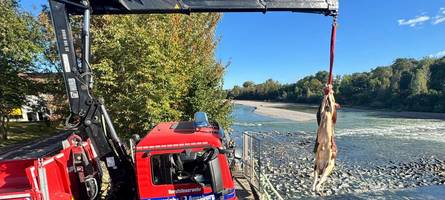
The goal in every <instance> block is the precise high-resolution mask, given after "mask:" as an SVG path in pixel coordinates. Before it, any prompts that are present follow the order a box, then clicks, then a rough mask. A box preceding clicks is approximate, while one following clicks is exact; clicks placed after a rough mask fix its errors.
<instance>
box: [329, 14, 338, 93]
mask: <svg viewBox="0 0 445 200" xmlns="http://www.w3.org/2000/svg"><path fill="white" fill-rule="evenodd" d="M336 33H337V17H334V21H333V22H332V31H331V55H330V62H329V80H328V85H332V68H334V56H335V36H336Z"/></svg>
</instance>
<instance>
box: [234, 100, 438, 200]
mask: <svg viewBox="0 0 445 200" xmlns="http://www.w3.org/2000/svg"><path fill="white" fill-rule="evenodd" d="M304 111H305V112H307V111H309V112H312V113H313V114H314V115H315V112H316V110H314V109H304ZM232 116H233V118H234V124H233V126H232V129H233V134H232V137H233V138H234V139H235V141H236V143H237V144H238V148H239V150H240V149H241V144H242V141H241V140H242V137H241V135H242V133H243V132H245V131H249V132H274V131H278V132H280V133H288V132H290V133H294V134H306V135H314V136H315V132H316V129H317V124H316V121H315V120H312V121H307V122H294V121H289V120H283V119H275V118H271V117H267V116H261V115H258V114H256V113H254V108H253V107H248V106H241V105H235V108H234V110H233V113H232ZM337 117H338V119H337V124H336V129H335V136H336V142H337V148H338V158H337V159H338V160H339V161H340V162H342V163H346V164H349V165H358V166H363V167H367V166H370V167H372V166H381V165H384V164H387V163H399V162H409V161H415V160H418V159H419V158H425V157H431V156H433V157H435V158H438V159H441V160H445V120H443V119H416V118H415V117H416V116H411V117H410V118H406V117H397V114H396V113H391V115H388V113H387V112H380V111H364V110H356V109H342V110H339V112H338V116H337ZM278 142H279V141H278ZM284 142H285V141H284ZM238 152H241V151H238ZM432 188H434V187H432ZM437 190H439V191H441V190H445V188H444V187H439V189H431V190H426V192H423V193H434V192H437ZM419 191H420V192H422V191H423V190H420V189H416V190H414V191H413V192H411V193H410V192H408V193H407V194H406V195H407V196H408V197H409V196H410V195H415V193H416V192H419ZM405 192H406V191H405ZM403 194H404V193H403V192H401V193H395V194H393V193H382V195H383V196H386V197H391V195H395V196H397V195H403ZM441 194H442V193H441ZM368 197H370V196H368ZM374 197H375V196H374ZM365 198H366V197H365ZM408 199H410V198H408ZM433 199H437V198H433ZM439 199H440V198H439ZM443 199H445V195H444V197H443Z"/></svg>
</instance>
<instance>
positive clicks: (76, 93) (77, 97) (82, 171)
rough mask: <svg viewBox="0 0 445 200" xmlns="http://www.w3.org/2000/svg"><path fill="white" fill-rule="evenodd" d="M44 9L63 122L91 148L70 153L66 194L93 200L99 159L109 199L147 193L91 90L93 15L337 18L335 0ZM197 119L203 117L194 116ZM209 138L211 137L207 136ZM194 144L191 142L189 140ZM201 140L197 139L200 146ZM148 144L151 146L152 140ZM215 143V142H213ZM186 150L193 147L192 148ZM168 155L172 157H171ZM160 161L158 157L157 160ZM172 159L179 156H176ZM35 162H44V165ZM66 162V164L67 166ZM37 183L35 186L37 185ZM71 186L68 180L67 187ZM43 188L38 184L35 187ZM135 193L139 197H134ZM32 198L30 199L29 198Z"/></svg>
mask: <svg viewBox="0 0 445 200" xmlns="http://www.w3.org/2000/svg"><path fill="white" fill-rule="evenodd" d="M49 7H50V12H51V17H52V22H53V25H54V30H55V35H56V39H57V47H58V53H59V56H60V61H61V62H60V64H61V68H62V69H63V77H64V81H65V86H66V92H67V96H68V98H69V105H70V116H69V117H68V119H67V122H66V123H67V127H69V128H72V129H76V130H77V132H76V133H77V134H76V135H75V136H73V137H72V138H71V139H72V141H77V142H78V143H79V144H83V143H82V142H85V141H88V142H89V144H91V145H90V146H91V150H90V151H87V150H84V151H86V152H90V153H89V154H88V153H85V152H83V153H82V152H81V153H78V154H76V153H72V155H73V159H72V160H69V161H67V162H73V167H74V169H75V170H74V172H76V173H74V174H75V176H77V178H78V180H79V181H78V182H77V183H76V185H78V186H76V187H77V188H76V189H75V190H77V191H75V192H73V191H71V193H76V194H72V196H73V197H74V196H75V197H76V198H81V199H94V198H97V190H98V188H100V184H101V179H100V176H101V174H102V172H101V169H100V167H99V165H98V163H100V162H103V163H105V164H106V168H107V170H108V173H109V175H110V178H111V193H112V194H113V195H111V197H112V198H113V197H114V198H115V199H123V198H129V199H133V198H135V197H138V198H143V197H142V196H141V195H140V194H141V193H144V194H145V193H147V191H141V190H142V188H141V187H140V185H141V183H139V182H138V181H141V180H142V179H140V178H138V175H137V174H136V172H137V171H142V170H141V169H138V167H141V166H144V165H135V161H134V160H133V159H132V155H129V153H127V147H126V146H125V144H124V143H123V142H122V141H121V140H120V138H119V136H118V134H117V133H116V131H115V129H114V127H113V123H112V120H111V118H110V116H109V114H108V112H107V109H106V107H105V105H104V102H102V101H101V100H100V99H98V98H97V97H95V96H94V94H93V93H92V90H93V86H94V84H93V83H94V76H93V71H92V68H91V65H90V55H91V51H90V19H91V16H92V15H108V14H150V13H161V14H168V13H180V14H191V13H199V12H263V13H266V12H270V11H289V12H304V13H317V14H323V15H327V16H336V15H337V12H338V0H49ZM73 15H77V16H81V18H82V20H83V25H82V33H81V37H80V38H81V40H82V45H81V51H80V52H81V55H80V56H77V55H76V49H75V47H74V43H73V32H72V30H71V26H70V17H71V16H73ZM198 118H201V119H202V118H206V117H205V116H204V117H203V116H198ZM203 122H206V120H203ZM170 125H171V126H172V127H173V126H175V125H174V124H170ZM207 125H208V128H209V129H208V130H207V129H205V128H204V129H202V130H205V131H204V132H211V133H213V132H218V130H219V129H218V128H215V127H217V126H212V125H210V124H207ZM177 126H179V125H177ZM161 127H162V126H161ZM212 127H213V128H212ZM165 128H166V127H165ZM195 128H196V127H195ZM201 128H202V127H200V129H199V130H200V131H197V134H198V135H199V134H202V131H201ZM214 129H215V130H214ZM187 130H189V129H187ZM190 130H192V129H190ZM193 130H198V129H193ZM198 132H199V133H198ZM171 134H172V136H171V137H184V136H183V135H179V136H178V135H176V136H175V135H174V134H173V133H171ZM189 137H194V136H189ZM196 137H198V136H196ZM203 137H204V136H203ZM147 140H148V139H146V140H145V142H144V143H146V144H147V145H148V144H151V143H150V141H147ZM208 140H209V141H213V139H211V138H209V139H208ZM72 141H70V142H72ZM198 143H199V142H195V143H194V144H198ZM204 143H205V142H201V143H199V144H204ZM207 143H208V141H207ZM190 144H191V143H190ZM209 144H210V143H208V144H207V145H209ZM152 145H153V146H155V145H154V144H152ZM175 145H176V144H175ZM177 145H180V144H177ZM215 145H220V144H216V143H215ZM78 146H79V145H78ZM80 146H81V145H80ZM173 146H174V145H173ZM145 147H146V148H150V147H149V146H140V147H138V148H139V149H141V151H142V150H144V148H145ZM138 148H136V149H138ZM190 148H191V149H192V147H190ZM193 148H195V147H193ZM196 148H197V147H196ZM204 149H205V148H204ZM213 149H215V148H213ZM81 151H82V149H81ZM144 152H146V150H144ZM149 152H151V151H149ZM208 154H210V153H208ZM212 154H214V152H213V153H212ZM175 155H176V154H175ZM178 155H179V154H178ZM181 155H182V154H181ZM144 156H147V155H146V154H141V155H140V159H142V158H144ZM187 156H190V152H188V154H187ZM90 157H92V158H90ZM173 157H175V156H174V155H173ZM213 157H215V156H213ZM159 159H160V160H162V158H159ZM213 159H214V158H213ZM176 160H178V159H177V157H176ZM147 162H148V161H147ZM151 162H153V160H152V161H151ZM36 165H37V164H36ZM39 165H40V166H43V164H39ZM66 166H70V164H67V165H66ZM31 171H32V170H31ZM29 173H31V172H29ZM193 173H194V172H193ZM212 173H213V172H212ZM217 175H218V174H217ZM219 175H221V174H219ZM193 179H194V178H193ZM40 182H41V181H40ZM40 182H39V183H38V184H37V185H40ZM137 182H138V183H137ZM73 184H74V183H72V181H71V183H70V185H73ZM42 189H43V188H40V189H39V191H41V190H42ZM212 189H213V190H215V187H212ZM72 190H73V189H72ZM148 192H149V191H148ZM137 193H139V195H136V194H137ZM49 196H50V194H48V195H47V196H45V195H40V196H38V197H41V199H49ZM0 197H1V194H0ZM32 197H33V198H34V196H32ZM0 199H1V198H0ZM36 199H38V198H36Z"/></svg>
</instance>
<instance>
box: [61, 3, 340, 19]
mask: <svg viewBox="0 0 445 200" xmlns="http://www.w3.org/2000/svg"><path fill="white" fill-rule="evenodd" d="M90 2H91V8H92V11H93V13H94V14H141V13H144V14H147V13H184V14H188V13H193V12H267V11H291V12H308V13H321V14H325V15H336V14H337V10H338V0H94V1H93V0H91V1H90ZM70 13H72V14H83V11H82V9H78V7H77V6H74V7H71V9H70Z"/></svg>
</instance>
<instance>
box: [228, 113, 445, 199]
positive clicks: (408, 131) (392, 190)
mask: <svg viewBox="0 0 445 200" xmlns="http://www.w3.org/2000/svg"><path fill="white" fill-rule="evenodd" d="M290 109H296V110H299V111H303V112H309V113H313V114H314V115H315V112H316V108H314V107H311V106H298V107H296V108H290ZM232 117H233V119H234V124H233V126H232V129H233V133H232V137H233V138H234V139H235V141H236V143H237V145H238V150H240V148H241V145H242V141H241V140H242V137H241V136H242V133H243V132H246V131H248V132H251V133H252V134H254V135H255V134H256V135H258V136H261V137H260V138H262V141H264V142H262V145H263V146H264V147H262V151H265V154H266V156H263V158H262V162H264V166H265V167H264V168H263V171H264V172H265V173H269V174H270V179H271V181H272V182H273V184H274V185H276V186H277V189H278V191H279V192H280V194H281V195H282V196H283V197H285V199H307V198H314V197H318V196H317V195H315V194H314V193H312V192H310V191H309V188H310V186H311V181H312V162H313V155H312V152H311V151H312V149H313V141H314V140H315V138H314V136H315V131H316V129H317V125H316V122H315V120H312V121H306V122H294V121H289V120H283V119H275V118H271V117H267V116H261V115H258V114H256V113H255V112H254V108H253V107H249V106H242V105H235V107H234V110H233V112H232ZM337 117H338V119H337V125H336V129H335V135H336V142H337V147H338V158H337V166H336V169H335V170H336V172H334V173H333V175H332V176H331V178H330V179H331V180H329V181H328V182H327V183H326V184H325V188H326V190H325V193H324V198H327V199H330V198H334V199H379V198H380V199H394V198H395V199H399V198H400V199H445V187H444V184H445V162H444V161H445V120H443V119H425V118H422V119H419V118H418V117H419V116H417V115H415V114H412V115H408V116H406V114H405V115H403V117H401V116H399V115H398V114H397V113H396V112H383V111H368V110H358V109H348V108H345V109H341V110H339V112H338V116H337ZM280 147H285V148H283V149H282V150H280V149H279V148H280ZM238 152H241V151H238ZM277 152H279V153H277ZM263 153H264V152H263ZM269 155H270V156H269ZM283 155H284V157H286V159H283ZM271 158H272V159H271ZM284 168H286V169H284Z"/></svg>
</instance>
